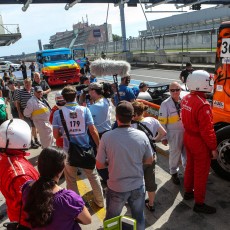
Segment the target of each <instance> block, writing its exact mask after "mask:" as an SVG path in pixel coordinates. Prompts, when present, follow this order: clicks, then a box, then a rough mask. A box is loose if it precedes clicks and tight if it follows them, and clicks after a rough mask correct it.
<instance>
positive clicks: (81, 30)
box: [50, 22, 112, 48]
mask: <svg viewBox="0 0 230 230" xmlns="http://www.w3.org/2000/svg"><path fill="white" fill-rule="evenodd" d="M106 41H109V42H111V41H112V26H111V25H110V24H103V25H99V26H96V25H88V23H82V22H79V23H77V24H74V25H73V30H71V31H64V32H57V33H56V34H55V35H52V36H51V37H50V44H51V45H53V47H54V48H60V47H70V48H71V47H73V46H75V47H87V46H90V45H95V44H97V43H101V42H106Z"/></svg>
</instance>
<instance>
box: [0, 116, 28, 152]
mask: <svg viewBox="0 0 230 230" xmlns="http://www.w3.org/2000/svg"><path fill="white" fill-rule="evenodd" d="M30 142H31V129H30V127H29V125H28V124H27V123H26V122H25V121H23V120H21V119H11V120H7V121H5V122H3V123H2V124H1V126H0V148H9V149H29V147H30ZM7 145H8V146H7Z"/></svg>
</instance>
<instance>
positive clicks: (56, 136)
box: [53, 127, 62, 139]
mask: <svg viewBox="0 0 230 230" xmlns="http://www.w3.org/2000/svg"><path fill="white" fill-rule="evenodd" d="M53 136H54V138H55V139H58V138H60V137H61V136H62V134H61V133H60V132H59V128H54V127H53Z"/></svg>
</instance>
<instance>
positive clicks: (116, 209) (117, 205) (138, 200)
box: [105, 185, 145, 230]
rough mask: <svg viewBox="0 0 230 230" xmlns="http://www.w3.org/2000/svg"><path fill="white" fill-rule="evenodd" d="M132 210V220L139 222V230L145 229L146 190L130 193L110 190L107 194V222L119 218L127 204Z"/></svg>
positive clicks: (138, 189) (139, 189)
mask: <svg viewBox="0 0 230 230" xmlns="http://www.w3.org/2000/svg"><path fill="white" fill-rule="evenodd" d="M127 201H128V204H129V206H130V209H131V214H132V218H134V219H135V220H136V221H137V230H144V229H145V218H144V205H145V188H144V185H142V186H141V187H140V188H137V189H134V190H132V191H129V192H115V191H113V190H111V189H109V188H108V191H107V194H106V216H105V220H108V219H111V218H113V217H116V216H119V215H120V214H121V211H122V208H123V207H124V205H125V203H126V202H127Z"/></svg>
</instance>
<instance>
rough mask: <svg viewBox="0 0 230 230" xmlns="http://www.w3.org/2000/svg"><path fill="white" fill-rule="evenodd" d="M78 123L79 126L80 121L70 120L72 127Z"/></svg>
mask: <svg viewBox="0 0 230 230" xmlns="http://www.w3.org/2000/svg"><path fill="white" fill-rule="evenodd" d="M76 125H77V126H78V127H79V125H80V121H70V126H71V127H75V126H76Z"/></svg>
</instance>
